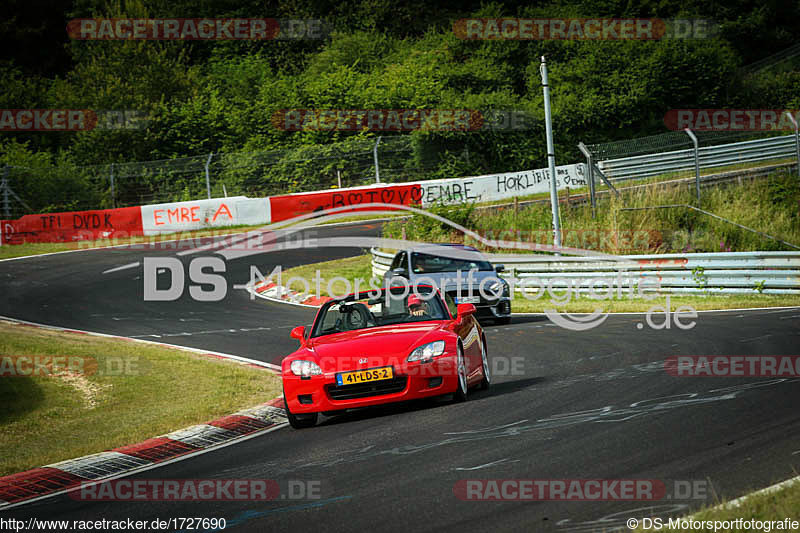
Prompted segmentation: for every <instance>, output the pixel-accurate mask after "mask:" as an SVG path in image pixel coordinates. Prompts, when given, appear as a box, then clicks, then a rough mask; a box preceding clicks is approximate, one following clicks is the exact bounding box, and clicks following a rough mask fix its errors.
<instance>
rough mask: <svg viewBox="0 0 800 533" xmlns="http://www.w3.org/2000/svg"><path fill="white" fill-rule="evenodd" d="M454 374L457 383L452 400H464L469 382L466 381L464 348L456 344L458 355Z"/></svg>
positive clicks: (465, 399)
mask: <svg viewBox="0 0 800 533" xmlns="http://www.w3.org/2000/svg"><path fill="white" fill-rule="evenodd" d="M456 376H458V384H457V385H456V391H455V392H454V393H453V400H454V401H456V402H466V401H467V393H468V391H469V384H468V383H467V360H466V358H465V357H464V350H463V349H462V348H461V345H460V344H459V345H458V357H457V359H456Z"/></svg>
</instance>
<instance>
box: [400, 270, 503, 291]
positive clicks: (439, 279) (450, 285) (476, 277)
mask: <svg viewBox="0 0 800 533" xmlns="http://www.w3.org/2000/svg"><path fill="white" fill-rule="evenodd" d="M468 274H469V272H462V273H461V284H462V287H468V286H469V285H470V284H468V283H467V276H468ZM456 276H457V273H456V272H434V273H427V272H426V273H419V274H412V275H411V281H412V283H416V282H419V280H420V278H428V279H432V280H433V281H434V283H435V284H436V286H437V287H440V288H442V289H443V290H445V291H451V290H455V289H457V288H458V284H457V283H456ZM487 278H490V279H493V280H500V276H498V275H497V272H495V271H494V270H477V271H474V272H473V273H472V283H471V285H472V286H473V287H478V286H479V285H480V284H481V282H482V281H483V280H485V279H487ZM423 281H424V280H423ZM489 285H491V283H490V282H486V286H487V287H488V286H489Z"/></svg>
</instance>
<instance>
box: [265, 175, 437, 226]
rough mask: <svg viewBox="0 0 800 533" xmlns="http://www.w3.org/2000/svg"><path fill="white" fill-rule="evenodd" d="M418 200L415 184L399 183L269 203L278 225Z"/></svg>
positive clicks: (299, 195)
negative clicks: (337, 211) (326, 211)
mask: <svg viewBox="0 0 800 533" xmlns="http://www.w3.org/2000/svg"><path fill="white" fill-rule="evenodd" d="M421 198H422V192H421V189H420V186H419V184H418V183H400V184H376V185H371V186H367V187H352V188H348V189H332V190H329V191H321V192H300V193H295V194H285V195H282V196H271V197H270V198H269V202H270V205H271V213H272V221H273V222H279V221H281V220H288V219H290V218H293V217H296V216H300V215H307V214H309V213H315V212H318V211H322V210H324V209H332V208H336V207H347V206H350V207H352V208H353V211H359V210H364V208H362V209H359V207H358V206H359V205H360V204H371V203H384V204H398V205H406V206H408V205H414V204H419V203H420V200H421Z"/></svg>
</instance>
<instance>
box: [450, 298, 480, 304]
mask: <svg viewBox="0 0 800 533" xmlns="http://www.w3.org/2000/svg"><path fill="white" fill-rule="evenodd" d="M480 301H481V297H480V296H462V297H460V298H456V303H457V304H477V303H480Z"/></svg>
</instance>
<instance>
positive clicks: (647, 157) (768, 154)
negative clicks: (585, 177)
mask: <svg viewBox="0 0 800 533" xmlns="http://www.w3.org/2000/svg"><path fill="white" fill-rule="evenodd" d="M692 136H694V137H695V138H696V139H697V148H698V150H697V153H695V145H694V140H693V138H692ZM794 144H795V141H794V135H786V132H783V131H778V132H753V131H738V132H707V131H698V132H692V134H691V135H690V134H688V133H686V132H683V131H672V132H668V133H663V134H660V135H651V136H648V137H638V138H635V139H626V140H621V141H614V142H609V143H603V144H593V145H589V146H587V147H586V148H587V149H588V150H589V152H591V155H592V159H593V162H594V164H595V168H596V169H597V170H599V171H600V172H602V174H603V176H605V177H606V178H608V179H609V180H610V181H612V182H614V181H625V180H632V179H642V178H648V179H658V178H665V179H671V178H681V177H692V176H695V175H696V173H697V171H698V168H699V171H700V173H701V174H708V173H713V172H719V171H724V170H732V169H735V168H741V167H746V166H757V165H760V164H768V163H770V162H776V161H782V160H791V159H794V158H795V149H794ZM695 156H697V160H695ZM696 165H697V166H696Z"/></svg>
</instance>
